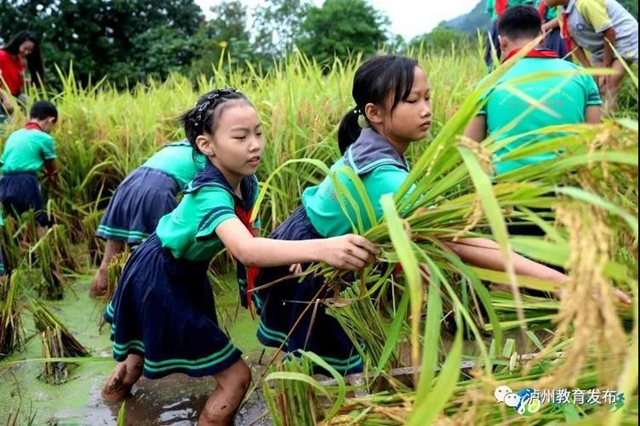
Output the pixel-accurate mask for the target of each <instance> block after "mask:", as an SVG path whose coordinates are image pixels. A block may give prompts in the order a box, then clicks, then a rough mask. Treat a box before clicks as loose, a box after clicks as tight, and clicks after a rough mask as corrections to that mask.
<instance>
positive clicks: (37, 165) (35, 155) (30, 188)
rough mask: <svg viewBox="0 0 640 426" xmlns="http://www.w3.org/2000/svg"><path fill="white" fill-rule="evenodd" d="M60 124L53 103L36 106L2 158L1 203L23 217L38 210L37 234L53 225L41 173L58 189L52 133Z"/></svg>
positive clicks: (8, 141) (6, 208)
mask: <svg viewBox="0 0 640 426" xmlns="http://www.w3.org/2000/svg"><path fill="white" fill-rule="evenodd" d="M57 121H58V110H57V109H56V107H55V105H53V104H52V103H51V102H47V101H40V102H36V103H35V104H33V106H32V107H31V111H30V113H29V122H28V123H27V125H26V126H25V127H24V128H23V129H20V130H17V131H15V132H13V133H12V134H11V135H10V136H9V139H7V142H6V144H5V146H4V151H3V153H2V158H1V159H0V166H1V167H0V171H2V174H3V176H2V179H0V202H1V203H2V206H3V207H4V210H5V212H7V214H14V215H18V216H19V215H21V214H22V213H23V212H25V211H28V210H35V211H36V221H37V222H38V234H39V235H40V236H42V235H44V232H45V231H46V227H47V226H49V225H50V222H49V219H48V218H47V215H46V214H45V213H44V211H42V208H43V205H44V201H43V197H42V193H41V191H40V182H39V181H38V174H39V173H40V172H42V171H43V170H44V172H45V174H46V175H47V177H48V179H49V181H50V182H51V183H52V184H53V185H54V186H57V180H56V175H57V173H58V167H57V165H56V151H55V143H54V141H53V137H52V136H51V135H50V133H51V130H52V129H53V127H54V126H55V124H56V122H57Z"/></svg>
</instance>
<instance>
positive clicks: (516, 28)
mask: <svg viewBox="0 0 640 426" xmlns="http://www.w3.org/2000/svg"><path fill="white" fill-rule="evenodd" d="M541 33H542V18H540V13H539V12H538V11H537V10H536V8H534V7H533V6H529V5H527V6H514V7H510V8H508V9H507V10H506V12H504V14H503V15H502V17H501V18H500V21H498V34H500V35H501V36H503V37H507V38H508V39H510V40H518V39H529V40H533V39H535V38H536V37H538V36H539V35H540V34H541Z"/></svg>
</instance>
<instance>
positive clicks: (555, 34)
mask: <svg viewBox="0 0 640 426" xmlns="http://www.w3.org/2000/svg"><path fill="white" fill-rule="evenodd" d="M536 7H537V8H538V13H539V14H540V19H542V31H543V32H544V33H545V37H544V47H545V48H547V49H549V50H553V51H555V52H556V53H557V54H558V57H560V58H563V59H564V58H567V55H568V54H569V51H568V50H567V43H566V41H565V40H564V38H563V37H562V31H561V29H560V18H558V8H557V7H549V6H547V4H546V3H545V2H544V0H536Z"/></svg>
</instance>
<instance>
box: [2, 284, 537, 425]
mask: <svg viewBox="0 0 640 426" xmlns="http://www.w3.org/2000/svg"><path fill="white" fill-rule="evenodd" d="M90 278H91V277H88V276H83V277H78V279H77V280H76V281H75V282H74V283H73V284H72V285H71V286H70V290H69V291H67V293H66V295H65V298H64V300H63V301H60V302H48V305H49V306H51V307H52V310H53V311H54V313H55V314H56V315H57V316H58V317H59V318H60V319H61V321H62V322H63V323H64V324H65V325H66V326H67V328H69V330H70V331H71V332H72V333H73V335H74V336H75V337H76V338H77V339H78V340H79V341H80V342H81V343H82V344H84V345H85V346H86V347H88V348H90V349H91V350H92V355H93V356H94V357H101V358H98V359H97V360H96V361H90V362H87V363H81V364H79V365H78V366H76V367H74V368H73V369H72V370H71V374H70V376H69V380H68V381H67V382H66V383H64V384H62V385H58V386H53V385H49V384H47V383H45V382H43V381H42V380H39V379H38V375H39V374H40V372H41V369H42V364H39V363H35V362H28V363H20V364H14V365H12V366H11V367H10V368H6V369H0V425H5V424H7V419H8V418H9V416H10V413H12V412H13V413H15V412H16V410H18V409H19V410H20V411H19V415H18V420H17V422H16V423H15V424H16V425H20V426H21V425H26V424H28V420H27V419H28V418H30V417H32V416H35V422H34V424H35V425H60V426H62V425H65V426H72V425H83V426H84V425H91V426H94V425H96V426H99V425H114V424H115V423H116V418H117V415H118V411H119V410H120V408H121V406H122V404H121V403H106V402H105V401H103V400H102V398H101V397H100V391H101V389H102V386H103V385H104V381H105V380H106V378H107V376H108V375H109V373H110V372H111V370H112V369H113V367H114V365H115V362H114V361H113V359H112V358H111V352H110V351H111V345H110V342H109V336H108V333H107V329H106V327H103V329H102V330H100V327H99V322H100V315H101V312H102V310H103V307H104V304H100V303H96V302H95V301H93V300H92V299H90V298H89V297H88V292H89V282H90ZM216 295H217V297H218V299H217V305H218V310H219V318H220V321H221V322H222V324H223V326H224V327H225V328H226V330H227V331H228V333H229V334H230V335H231V336H232V339H233V341H234V343H235V344H236V346H238V347H239V348H240V349H241V350H242V351H243V354H244V358H245V360H246V361H247V363H248V364H249V365H250V366H251V369H252V371H253V375H254V382H259V378H260V376H261V375H262V373H263V371H264V369H265V364H267V363H268V361H269V360H270V359H271V352H267V353H266V354H263V353H262V346H261V345H260V344H259V343H258V341H257V339H256V337H255V333H256V328H257V322H256V321H255V320H252V319H251V318H250V317H249V314H248V313H247V311H245V310H244V309H237V306H236V305H237V300H238V296H237V292H236V290H235V289H234V290H227V291H220V290H218V291H216ZM23 318H24V326H25V328H26V329H27V336H31V335H33V334H34V326H33V323H32V321H31V319H30V318H29V316H28V315H27V314H25V315H23ZM508 334H509V336H508V337H512V338H514V339H515V340H516V348H517V350H518V352H519V353H526V352H528V349H529V348H528V347H529V346H530V342H520V341H519V340H520V339H519V338H518V336H519V333H517V332H512V333H508ZM539 337H540V338H542V336H539ZM445 340H447V341H445V342H443V344H444V347H447V346H448V345H449V344H450V342H449V341H448V339H445ZM526 343H528V344H526ZM405 349H406V348H405ZM41 350H42V349H41V343H40V341H39V338H38V337H34V338H32V339H30V340H29V342H28V343H27V345H26V348H25V350H24V351H23V352H21V353H15V354H13V355H12V356H11V357H9V358H8V359H6V360H4V361H19V360H24V359H33V358H40V357H41V356H42V353H41ZM476 351H477V350H476V349H475V344H474V343H473V342H465V353H466V354H467V355H472V354H474V353H476ZM403 353H404V355H405V357H403V358H406V361H407V364H409V363H410V362H409V357H408V351H406V350H405V351H403ZM214 387H215V381H214V380H213V379H212V378H210V377H207V378H200V379H193V378H189V377H187V376H184V375H180V374H175V375H171V376H168V377H165V378H163V379H160V380H147V379H144V378H143V379H141V380H140V382H139V383H138V384H137V385H136V386H135V387H134V388H133V392H132V393H133V395H132V396H131V397H130V398H128V399H127V400H126V403H125V414H126V424H128V425H136V426H138V425H141V426H145V425H193V424H195V422H196V420H197V416H198V413H199V412H200V410H201V408H202V406H203V405H204V403H205V401H206V399H207V397H208V395H209V394H210V393H211V391H212V390H213V389H214ZM271 424H272V422H271V420H270V418H269V416H268V413H267V409H266V406H265V404H264V402H263V400H262V398H261V395H260V393H259V392H256V393H253V394H252V395H250V397H249V398H248V401H247V403H246V404H245V405H244V406H243V408H242V409H241V411H240V413H239V415H238V417H237V419H236V425H237V426H249V425H255V426H267V425H271Z"/></svg>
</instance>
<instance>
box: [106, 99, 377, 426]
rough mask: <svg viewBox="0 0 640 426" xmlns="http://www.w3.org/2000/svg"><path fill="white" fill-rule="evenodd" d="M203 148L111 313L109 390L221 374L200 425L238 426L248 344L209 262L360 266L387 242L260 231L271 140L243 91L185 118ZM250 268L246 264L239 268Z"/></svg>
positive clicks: (124, 391) (115, 395) (204, 103)
mask: <svg viewBox="0 0 640 426" xmlns="http://www.w3.org/2000/svg"><path fill="white" fill-rule="evenodd" d="M182 122H183V125H184V129H185V133H186V136H187V139H188V140H189V143H190V144H191V146H192V147H193V149H194V150H195V151H196V152H197V153H199V154H202V155H204V156H205V157H206V158H207V161H206V163H205V166H204V169H203V170H202V171H201V172H199V173H198V174H197V175H196V176H195V178H194V179H193V181H191V182H190V183H189V184H188V185H187V187H186V188H185V190H184V194H185V195H184V198H183V199H182V201H181V202H180V204H179V205H178V206H177V207H176V209H175V210H173V211H172V212H171V213H169V214H167V215H166V216H164V217H163V218H162V219H161V220H160V222H159V224H158V227H157V228H156V231H155V232H154V233H153V234H152V235H151V236H150V237H149V238H148V239H147V240H145V241H144V242H143V243H142V244H141V245H140V246H139V247H138V248H137V249H136V250H135V251H134V252H133V253H132V255H131V257H130V258H129V260H128V261H127V264H126V266H125V268H124V271H123V273H122V277H121V279H120V283H119V286H118V288H117V290H116V293H115V294H114V296H113V299H112V300H111V302H110V303H109V305H108V307H107V310H106V312H105V319H106V320H107V321H108V322H109V323H110V324H111V333H112V334H111V338H112V340H113V346H114V349H113V356H114V358H115V359H116V360H117V361H118V365H117V366H116V368H115V370H114V371H113V373H112V374H111V376H110V377H109V379H108V380H107V383H106V385H105V387H104V389H103V392H102V395H103V397H104V398H105V399H107V400H111V401H116V400H120V399H123V398H124V397H126V396H127V395H128V394H129V392H130V390H131V388H132V386H133V385H134V384H135V383H136V381H137V380H138V379H139V378H140V377H141V376H142V375H144V376H145V377H147V378H150V379H156V378H160V377H163V376H166V375H168V374H171V373H184V374H187V375H189V376H192V377H202V376H208V375H212V376H213V377H214V378H215V379H216V382H217V387H216V388H215V390H214V391H213V393H212V394H211V396H210V397H209V399H208V400H207V402H206V404H205V407H204V409H203V411H202V412H201V413H200V416H199V421H198V424H199V425H230V424H232V422H233V418H234V416H235V413H236V411H237V409H238V407H239V405H240V402H241V401H242V399H243V397H244V395H245V393H246V391H247V388H248V385H249V383H250V381H251V373H250V370H249V368H248V366H247V365H246V364H245V362H244V361H243V360H242V359H241V357H240V351H239V350H238V349H237V348H236V347H235V346H234V344H233V343H232V342H231V341H230V340H229V337H228V336H227V335H226V334H225V333H224V331H223V330H222V329H220V327H219V326H218V321H217V318H216V312H215V302H214V295H213V292H212V290H211V286H210V283H209V281H208V279H207V266H208V264H209V262H210V261H211V259H212V258H213V257H214V256H215V255H216V254H217V253H218V252H219V251H220V250H221V249H222V248H224V247H226V248H227V250H228V251H229V252H230V253H231V254H232V255H233V256H234V257H235V258H236V259H237V260H238V263H239V266H240V264H242V265H244V266H246V267H249V268H250V271H249V276H251V269H252V267H258V266H263V267H269V266H280V265H292V264H298V263H309V262H325V263H327V264H329V265H331V266H334V267H336V268H341V269H347V270H359V269H361V268H363V267H364V266H365V265H366V264H367V263H369V262H371V261H373V259H374V256H375V255H376V254H377V253H378V249H377V248H376V247H375V246H374V245H373V244H372V243H370V242H369V241H368V240H366V239H365V238H363V237H359V236H356V235H345V236H340V237H336V238H328V239H319V240H307V241H276V240H270V239H266V238H256V237H254V235H253V225H252V224H251V223H250V222H249V218H250V217H251V210H252V208H253V206H254V203H255V200H256V196H257V193H258V182H257V180H256V178H255V176H254V174H255V172H256V170H257V168H258V165H259V164H260V157H261V154H262V150H263V147H264V142H263V138H262V128H261V125H260V121H259V119H258V115H257V113H256V111H255V109H254V107H253V105H252V104H251V103H250V102H249V100H248V99H247V98H246V97H245V96H244V95H243V94H242V93H239V92H236V91H235V89H222V90H214V91H212V92H210V93H207V94H205V95H204V96H202V97H200V99H199V100H198V102H197V104H196V106H195V108H193V109H192V110H190V111H188V112H187V113H186V114H184V116H183V117H182ZM239 269H240V268H239Z"/></svg>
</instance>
